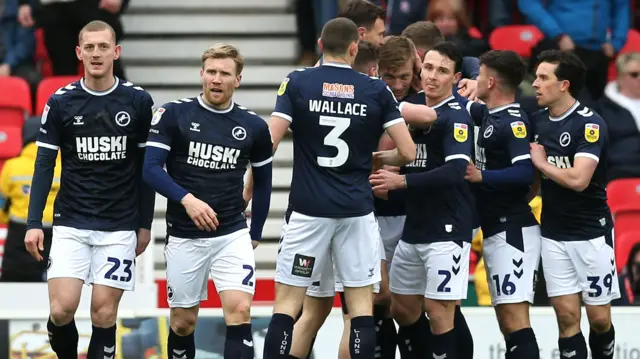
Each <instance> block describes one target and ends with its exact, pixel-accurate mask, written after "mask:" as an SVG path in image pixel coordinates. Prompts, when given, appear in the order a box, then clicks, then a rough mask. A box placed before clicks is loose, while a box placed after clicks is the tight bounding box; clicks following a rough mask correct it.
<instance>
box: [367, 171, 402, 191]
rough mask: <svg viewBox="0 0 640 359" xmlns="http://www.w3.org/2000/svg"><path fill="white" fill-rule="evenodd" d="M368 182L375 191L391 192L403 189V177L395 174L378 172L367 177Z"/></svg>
mask: <svg viewBox="0 0 640 359" xmlns="http://www.w3.org/2000/svg"><path fill="white" fill-rule="evenodd" d="M369 182H370V183H371V185H372V186H373V190H374V192H375V191H391V190H394V189H398V188H404V176H401V175H399V174H397V173H393V172H389V171H385V170H379V171H376V173H374V174H372V175H371V176H369Z"/></svg>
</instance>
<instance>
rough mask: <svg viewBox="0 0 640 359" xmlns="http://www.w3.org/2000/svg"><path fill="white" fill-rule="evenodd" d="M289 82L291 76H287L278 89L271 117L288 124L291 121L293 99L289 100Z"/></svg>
mask: <svg viewBox="0 0 640 359" xmlns="http://www.w3.org/2000/svg"><path fill="white" fill-rule="evenodd" d="M289 82H291V74H289V76H287V77H286V78H285V79H284V80H282V83H281V84H280V88H278V97H277V98H276V107H275V108H274V110H273V112H272V113H271V116H275V117H280V118H283V119H285V120H287V121H289V122H291V121H292V120H293V99H292V98H291V89H290V88H288V87H290V86H289V85H290V84H289Z"/></svg>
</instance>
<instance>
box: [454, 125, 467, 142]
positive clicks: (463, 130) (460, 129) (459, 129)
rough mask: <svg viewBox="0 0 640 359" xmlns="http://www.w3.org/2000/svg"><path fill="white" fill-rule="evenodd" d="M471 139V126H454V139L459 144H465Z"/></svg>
mask: <svg viewBox="0 0 640 359" xmlns="http://www.w3.org/2000/svg"><path fill="white" fill-rule="evenodd" d="M468 137H469V126H467V125H466V124H464V123H454V124H453V138H455V139H456V141H458V142H464V141H466V140H467V138H468Z"/></svg>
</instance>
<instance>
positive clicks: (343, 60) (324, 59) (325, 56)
mask: <svg viewBox="0 0 640 359" xmlns="http://www.w3.org/2000/svg"><path fill="white" fill-rule="evenodd" d="M328 62H332V63H334V64H344V65H348V66H351V64H350V63H349V61H347V59H346V58H344V57H339V56H334V55H329V54H323V55H322V63H323V64H326V63H328Z"/></svg>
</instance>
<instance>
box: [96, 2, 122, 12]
mask: <svg viewBox="0 0 640 359" xmlns="http://www.w3.org/2000/svg"><path fill="white" fill-rule="evenodd" d="M99 8H100V9H103V10H106V11H108V12H110V13H112V14H117V13H119V12H120V9H121V8H122V0H100V5H99Z"/></svg>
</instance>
